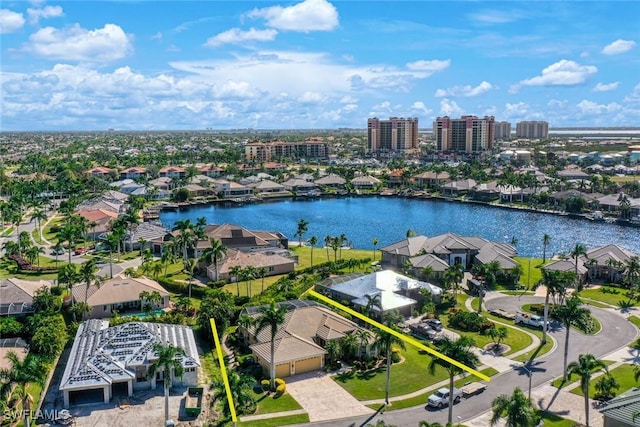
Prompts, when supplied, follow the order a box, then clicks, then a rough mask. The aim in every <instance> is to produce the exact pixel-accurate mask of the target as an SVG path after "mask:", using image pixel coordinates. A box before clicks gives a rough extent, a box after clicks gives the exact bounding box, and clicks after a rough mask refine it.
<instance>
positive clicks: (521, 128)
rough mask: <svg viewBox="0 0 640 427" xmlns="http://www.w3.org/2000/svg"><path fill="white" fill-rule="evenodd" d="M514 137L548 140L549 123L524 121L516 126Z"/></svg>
mask: <svg viewBox="0 0 640 427" xmlns="http://www.w3.org/2000/svg"><path fill="white" fill-rule="evenodd" d="M516 137H517V138H527V139H537V138H539V139H548V138H549V122H542V121H525V122H519V123H518V124H516Z"/></svg>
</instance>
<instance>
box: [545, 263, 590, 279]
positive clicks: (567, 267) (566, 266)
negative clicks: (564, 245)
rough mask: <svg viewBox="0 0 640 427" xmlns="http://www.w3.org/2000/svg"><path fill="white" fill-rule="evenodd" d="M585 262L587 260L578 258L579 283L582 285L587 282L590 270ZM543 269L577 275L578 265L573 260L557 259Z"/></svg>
mask: <svg viewBox="0 0 640 427" xmlns="http://www.w3.org/2000/svg"><path fill="white" fill-rule="evenodd" d="M585 261H586V259H585V258H584V257H579V258H578V281H579V282H580V283H585V282H586V281H587V273H588V272H589V270H588V269H587V267H585ZM542 269H543V270H547V271H564V272H567V271H570V272H572V273H575V272H576V263H575V261H574V260H573V259H556V260H553V261H551V262H550V263H548V264H545V265H544V266H543V267H542Z"/></svg>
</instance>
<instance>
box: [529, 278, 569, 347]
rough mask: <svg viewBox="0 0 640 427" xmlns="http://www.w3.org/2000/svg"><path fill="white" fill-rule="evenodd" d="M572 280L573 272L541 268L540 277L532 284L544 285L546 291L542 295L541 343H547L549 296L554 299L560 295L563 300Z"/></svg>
mask: <svg viewBox="0 0 640 427" xmlns="http://www.w3.org/2000/svg"><path fill="white" fill-rule="evenodd" d="M574 280H575V279H574V276H573V272H566V271H553V270H542V279H540V280H539V281H538V282H537V283H536V284H535V285H534V286H535V287H536V288H537V287H539V286H545V287H546V288H547V292H546V294H545V296H544V325H543V326H542V344H546V343H547V329H549V325H548V324H547V322H548V320H549V297H550V296H554V299H555V297H560V298H561V301H562V302H564V295H565V293H566V291H567V287H568V286H569V285H571V284H572V283H574ZM562 302H561V303H562Z"/></svg>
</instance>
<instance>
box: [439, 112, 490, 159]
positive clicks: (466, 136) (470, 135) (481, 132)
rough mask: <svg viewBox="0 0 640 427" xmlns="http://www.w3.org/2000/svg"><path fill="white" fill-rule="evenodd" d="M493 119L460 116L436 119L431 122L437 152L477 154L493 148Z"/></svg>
mask: <svg viewBox="0 0 640 427" xmlns="http://www.w3.org/2000/svg"><path fill="white" fill-rule="evenodd" d="M494 123H495V121H494V118H493V116H485V117H483V118H478V117H476V116H462V117H460V118H459V119H451V118H449V117H447V116H445V117H438V118H437V119H436V121H435V122H433V135H434V136H435V138H436V148H437V150H438V151H456V152H461V153H478V152H482V151H485V150H490V149H491V148H493V141H494Z"/></svg>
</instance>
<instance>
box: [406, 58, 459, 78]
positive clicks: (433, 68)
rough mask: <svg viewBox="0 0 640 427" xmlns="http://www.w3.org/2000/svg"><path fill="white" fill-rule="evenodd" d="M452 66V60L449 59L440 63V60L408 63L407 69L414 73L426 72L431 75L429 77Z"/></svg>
mask: <svg viewBox="0 0 640 427" xmlns="http://www.w3.org/2000/svg"><path fill="white" fill-rule="evenodd" d="M449 65H451V60H450V59H447V60H444V61H440V60H438V59H434V60H432V61H425V60H422V59H421V60H419V61H414V62H409V63H407V68H408V69H409V70H412V71H425V72H427V73H430V74H429V75H431V74H433V73H436V72H438V71H443V70H446V69H447V68H449Z"/></svg>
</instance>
